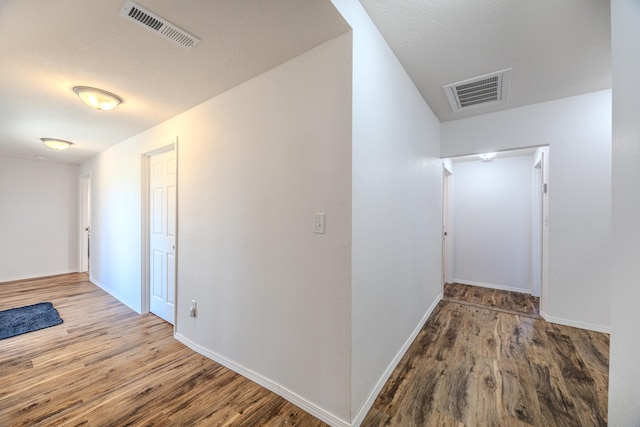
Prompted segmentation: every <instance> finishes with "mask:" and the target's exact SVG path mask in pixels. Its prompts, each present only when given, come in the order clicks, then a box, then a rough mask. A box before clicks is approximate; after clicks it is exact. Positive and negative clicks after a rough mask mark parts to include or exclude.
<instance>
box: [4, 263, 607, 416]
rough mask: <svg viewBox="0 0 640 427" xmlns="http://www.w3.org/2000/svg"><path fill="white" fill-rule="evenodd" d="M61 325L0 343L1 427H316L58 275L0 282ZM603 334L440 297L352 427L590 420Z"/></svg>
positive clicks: (9, 299)
mask: <svg viewBox="0 0 640 427" xmlns="http://www.w3.org/2000/svg"><path fill="white" fill-rule="evenodd" d="M43 301H51V302H53V304H54V306H55V307H56V309H57V310H58V311H59V312H60V315H61V316H62V318H63V319H64V323H63V324H62V325H58V326H55V327H52V328H48V329H43V330H40V331H35V332H31V333H29V334H25V335H21V336H17V337H13V338H9V339H5V340H0V385H1V387H0V426H3V427H4V426H49V425H55V426H81V425H89V426H143V425H144V426H164V425H169V426H174V425H185V426H285V425H287V426H311V427H313V426H325V424H324V423H322V422H321V421H319V420H317V419H315V418H314V417H312V416H311V415H309V414H307V413H305V412H304V411H302V410H301V409H299V408H297V407H296V406H294V405H292V404H290V403H288V402H287V401H285V400H284V399H282V398H280V397H279V396H277V395H275V394H273V393H271V392H270V391H268V390H266V389H264V388H262V387H260V386H258V385H257V384H255V383H253V382H251V381H249V380H247V379H245V378H243V377H241V376H240V375H238V374H235V373H234V372H232V371H230V370H228V369H226V368H224V367H222V366H221V365H219V364H217V363H215V362H213V361H211V360H209V359H207V358H205V357H203V356H201V355H199V354H197V353H195V352H193V351H191V350H190V349H188V348H187V347H185V346H184V345H182V344H181V343H180V342H178V341H176V340H175V339H173V337H172V327H171V326H170V325H169V324H167V323H165V322H163V321H162V320H160V319H159V318H157V317H155V316H153V315H143V316H140V315H138V314H136V313H134V312H133V311H131V310H130V309H128V308H127V307H125V306H124V305H122V304H121V303H119V302H118V301H117V300H115V299H114V298H113V297H111V296H110V295H108V294H106V293H105V292H103V291H102V290H101V289H99V288H97V287H96V286H94V285H93V284H91V283H90V282H88V281H87V278H86V275H83V274H71V275H64V276H57V277H54V278H45V279H37V280H27V281H20V282H11V283H0V310H4V309H8V308H13V307H18V306H22V305H28V304H34V303H37V302H43ZM608 351H609V338H608V335H606V334H599V333H595V332H590V331H584V330H579V329H574V328H569V327H564V326H560V325H554V324H550V323H546V322H544V321H543V320H538V319H534V318H531V317H526V316H517V315H513V314H511V313H507V312H501V311H495V310H491V309H487V308H482V307H474V306H469V305H461V304H457V303H453V302H445V301H443V302H440V304H439V305H438V307H437V308H436V310H435V311H434V313H433V315H432V316H431V317H430V319H429V321H428V322H427V323H426V324H425V326H424V328H423V329H422V330H421V332H420V334H419V335H418V338H417V339H416V341H415V342H414V343H413V344H412V346H411V347H410V349H409V350H408V352H407V354H406V355H405V357H404V358H403V359H402V361H401V362H400V364H399V365H398V367H397V368H396V369H395V371H394V372H393V374H392V376H391V378H390V379H389V381H388V382H387V384H386V385H385V386H384V388H383V390H382V391H381V393H380V395H379V396H378V398H377V399H376V401H375V403H374V405H373V408H372V409H371V411H370V412H369V414H368V415H367V417H366V419H365V421H364V422H363V424H362V425H363V426H387V425H388V426H432V425H434V426H435V425H438V426H440V425H442V426H516V427H517V426H532V425H533V426H600V425H606V420H607V382H608Z"/></svg>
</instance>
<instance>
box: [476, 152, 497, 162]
mask: <svg viewBox="0 0 640 427" xmlns="http://www.w3.org/2000/svg"><path fill="white" fill-rule="evenodd" d="M496 154H498V153H482V154H478V157H480V158H481V159H482V161H484V162H490V161H491V160H492V159H493V158H494V157H495V156H496Z"/></svg>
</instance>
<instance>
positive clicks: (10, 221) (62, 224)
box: [0, 157, 79, 282]
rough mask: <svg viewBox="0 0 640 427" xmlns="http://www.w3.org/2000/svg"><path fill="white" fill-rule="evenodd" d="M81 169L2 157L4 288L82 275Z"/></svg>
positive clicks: (0, 201) (1, 270) (1, 267)
mask: <svg viewBox="0 0 640 427" xmlns="http://www.w3.org/2000/svg"><path fill="white" fill-rule="evenodd" d="M78 183H79V178H78V166H77V165H70V164H64V163H52V162H44V161H32V160H22V159H12V158H5V157H0V223H2V224H3V227H2V230H3V242H4V244H3V245H2V246H1V247H0V259H2V262H1V263H0V282H4V281H10V280H19V279H26V278H32V277H43V276H51V275H55V274H64V273H71V272H75V271H78V265H77V264H78V248H77V241H78Z"/></svg>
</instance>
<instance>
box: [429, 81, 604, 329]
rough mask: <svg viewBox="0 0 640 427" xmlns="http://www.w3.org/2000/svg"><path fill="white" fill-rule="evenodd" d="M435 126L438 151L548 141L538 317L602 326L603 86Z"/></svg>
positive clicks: (467, 151)
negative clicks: (543, 280)
mask: <svg viewBox="0 0 640 427" xmlns="http://www.w3.org/2000/svg"><path fill="white" fill-rule="evenodd" d="M441 132H442V141H441V149H440V150H441V151H440V152H441V155H442V156H443V157H451V156H456V155H464V154H474V153H481V152H485V151H499V150H505V149H512V148H524V147H532V146H538V145H549V146H550V149H549V151H550V157H549V262H548V295H547V297H548V306H547V312H546V317H547V320H550V321H554V322H557V323H563V324H567V325H570V326H577V327H582V328H586V329H593V330H597V331H604V332H606V331H608V330H609V327H610V307H609V305H610V301H611V296H610V286H609V282H610V275H611V255H610V249H611V208H610V206H611V91H610V90H604V91H599V92H592V93H588V94H584V95H579V96H574V97H570V98H563V99H558V100H555V101H549V102H545V103H540V104H534V105H529V106H525V107H519V108H513V109H509V110H503V111H499V112H495V113H489V114H484V115H481V116H475V117H471V118H467V119H460V120H454V121H449V122H444V123H442V125H441ZM543 297H544V295H543Z"/></svg>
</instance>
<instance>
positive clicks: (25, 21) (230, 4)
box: [0, 0, 350, 163]
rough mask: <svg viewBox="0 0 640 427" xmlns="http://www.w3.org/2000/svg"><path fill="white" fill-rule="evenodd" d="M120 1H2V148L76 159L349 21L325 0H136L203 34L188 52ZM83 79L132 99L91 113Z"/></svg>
mask: <svg viewBox="0 0 640 427" xmlns="http://www.w3.org/2000/svg"><path fill="white" fill-rule="evenodd" d="M124 3H125V0H100V1H87V0H56V1H50V0H2V1H0V58H1V60H0V155H3V156H10V157H19V158H27V159H33V158H35V157H36V156H45V157H46V160H50V161H61V162H67V163H80V162H82V161H84V160H86V159H88V158H90V157H92V156H94V155H95V154H97V153H99V152H100V151H102V150H104V149H106V148H108V147H109V146H111V145H113V144H115V143H118V142H120V141H122V140H124V139H126V138H127V137H129V136H132V135H135V134H137V133H139V132H141V131H143V130H145V129H148V128H150V127H152V126H154V125H156V124H158V123H160V122H162V121H164V120H166V119H168V118H170V117H173V116H175V115H177V114H179V113H181V112H183V111H186V110H188V109H189V108H191V107H193V106H195V105H197V104H199V103H201V102H203V101H205V100H207V99H210V98H212V97H214V96H215V95H218V94H220V93H222V92H224V91H226V90H228V89H230V88H232V87H234V86H236V85H238V84H240V83H242V82H244V81H247V80H249V79H251V78H253V77H255V76H257V75H259V74H261V73H263V72H265V71H267V70H269V69H271V68H273V67H275V66H277V65H279V64H281V63H283V62H285V61H287V60H289V59H291V58H293V57H295V56H297V55H299V54H301V53H303V52H304V51H306V50H309V49H311V48H313V47H315V46H317V45H319V44H321V43H323V42H325V41H327V40H329V39H331V38H334V37H336V36H338V35H339V34H342V33H344V32H346V31H349V30H350V28H349V26H348V25H347V24H346V23H345V22H344V20H343V19H342V17H341V16H340V14H339V13H338V12H337V11H336V9H335V8H334V7H333V5H332V4H331V2H330V1H329V0H215V1H213V0H189V1H180V2H179V1H175V0H139V1H138V2H137V3H139V4H140V5H141V6H143V7H146V8H147V9H149V10H151V11H152V12H154V13H156V14H158V15H160V16H161V17H163V18H165V19H167V20H168V21H170V22H172V23H173V24H175V25H177V26H179V27H181V28H183V29H184V30H186V31H188V32H190V33H192V34H193V35H195V36H197V37H198V38H200V39H201V40H202V41H201V42H200V44H199V45H197V46H196V47H194V48H193V49H191V50H186V49H184V48H182V47H179V46H176V45H175V44H173V43H171V42H169V41H167V40H164V39H163V38H161V37H159V36H157V35H155V34H153V33H152V32H150V31H149V30H146V29H145V28H142V27H140V26H138V25H136V24H135V23H132V22H129V21H128V20H126V19H124V18H122V17H120V16H119V15H118V13H119V11H120V9H121V8H122V6H123V5H124ZM79 85H82V86H94V87H99V88H102V89H105V90H108V91H110V92H114V93H116V94H118V95H119V96H121V97H122V98H124V100H125V103H124V104H122V105H121V106H120V107H118V108H117V109H115V110H113V111H108V112H107V111H96V110H92V109H90V108H89V107H87V106H85V105H84V104H82V103H81V101H80V100H79V99H78V98H77V96H76V95H75V94H74V93H73V91H72V90H71V88H72V87H73V86H79ZM41 137H53V138H60V139H66V140H69V141H73V142H74V143H75V145H74V146H73V147H72V148H70V149H69V150H66V151H63V152H54V151H52V150H50V149H48V148H46V147H45V146H44V145H43V144H42V142H41V141H40V139H39V138H41Z"/></svg>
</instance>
